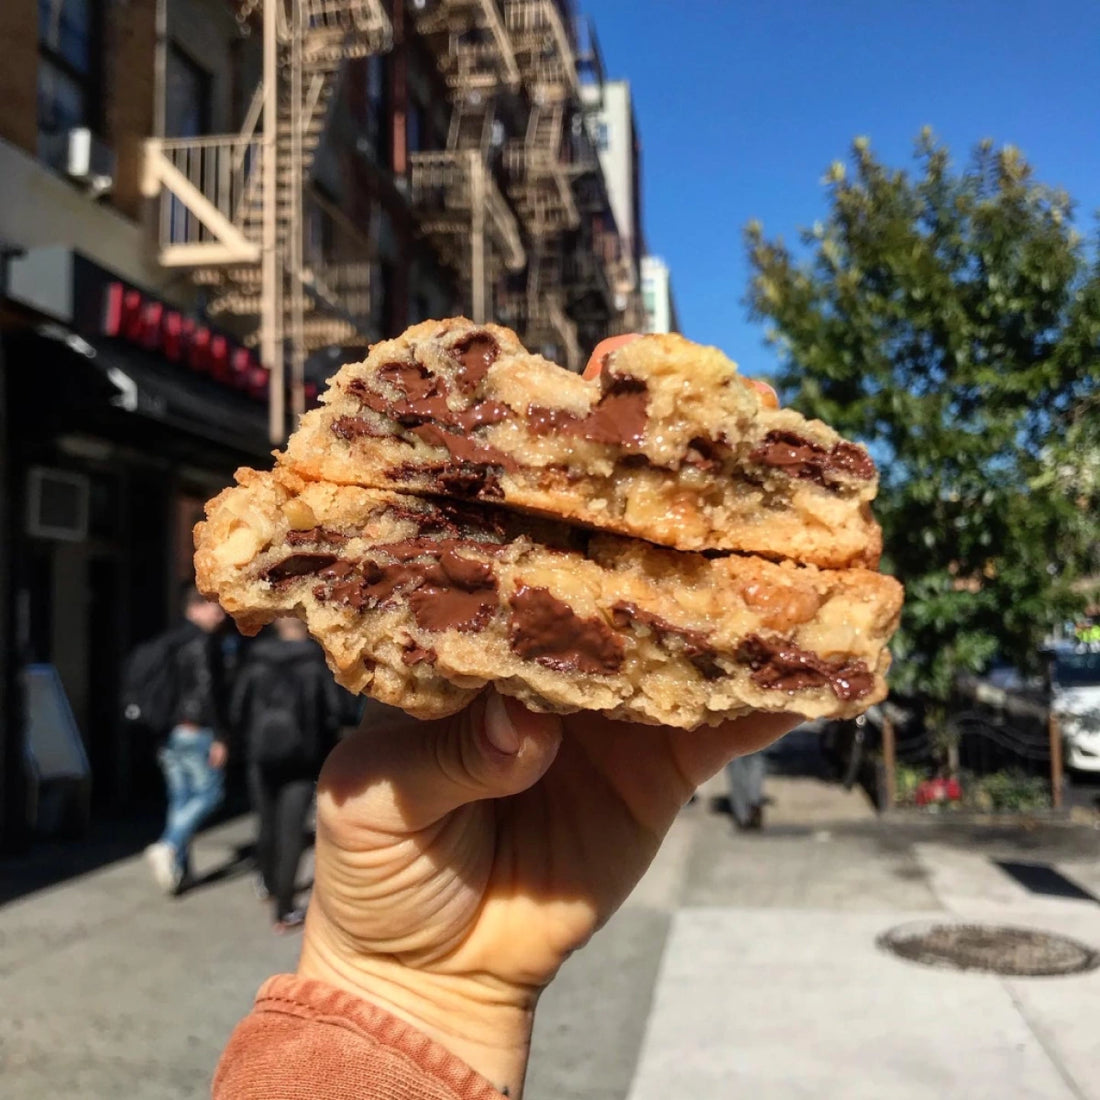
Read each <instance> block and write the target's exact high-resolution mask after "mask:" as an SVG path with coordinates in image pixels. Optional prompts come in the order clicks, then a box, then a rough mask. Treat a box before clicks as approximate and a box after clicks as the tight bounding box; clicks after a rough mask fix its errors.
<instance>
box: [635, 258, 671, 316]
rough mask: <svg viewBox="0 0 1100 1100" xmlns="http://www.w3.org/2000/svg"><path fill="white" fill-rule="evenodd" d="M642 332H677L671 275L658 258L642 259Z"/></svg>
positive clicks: (663, 262)
mask: <svg viewBox="0 0 1100 1100" xmlns="http://www.w3.org/2000/svg"><path fill="white" fill-rule="evenodd" d="M641 270H642V275H641V278H642V310H643V312H644V317H645V323H644V326H643V329H642V331H643V332H679V331H680V319H679V317H677V315H676V300H675V298H674V297H673V294H672V275H671V273H670V272H669V270H668V264H666V263H665V261H664V260H662V259H661V258H660V257H659V256H643V257H642V265H641Z"/></svg>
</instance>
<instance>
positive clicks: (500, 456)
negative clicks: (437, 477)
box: [412, 424, 518, 470]
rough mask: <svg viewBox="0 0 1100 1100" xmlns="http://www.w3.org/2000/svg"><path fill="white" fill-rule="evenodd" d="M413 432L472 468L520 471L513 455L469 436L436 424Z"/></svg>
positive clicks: (420, 427) (417, 428)
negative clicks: (484, 467) (444, 449)
mask: <svg viewBox="0 0 1100 1100" xmlns="http://www.w3.org/2000/svg"><path fill="white" fill-rule="evenodd" d="M412 431H413V435H415V436H416V437H417V438H418V439H422V440H423V441H424V442H425V443H427V444H429V446H432V447H445V448H446V449H447V451H448V453H449V454H450V456H451V457H452V458H453V459H455V461H457V462H461V463H466V464H469V465H471V466H499V467H501V469H504V470H515V469H518V464H517V463H516V460H515V459H514V458H512V457H511V455H506V454H505V453H504V452H503V451H501V450H498V449H497V448H496V447H493V446H491V445H490V444H488V443H481V442H479V441H478V440H476V439H471V438H470V437H469V436H467V435H459V434H457V433H455V432H447V431H444V430H443V429H442V428H440V427H439V426H438V425H436V424H421V425H420V426H419V427H416V428H413V430H412Z"/></svg>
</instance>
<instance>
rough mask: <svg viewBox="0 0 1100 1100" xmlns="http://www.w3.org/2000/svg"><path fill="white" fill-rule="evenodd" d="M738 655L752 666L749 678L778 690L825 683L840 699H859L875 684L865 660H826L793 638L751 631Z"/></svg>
mask: <svg viewBox="0 0 1100 1100" xmlns="http://www.w3.org/2000/svg"><path fill="white" fill-rule="evenodd" d="M737 658H738V660H740V661H743V662H744V663H745V664H747V665H748V666H749V667H750V668H751V669H752V682H753V683H754V684H757V685H758V686H759V687H763V688H774V689H775V690H777V691H787V692H793V691H800V690H801V689H803V688H808V687H815V688H816V687H821V686H822V684H828V686H829V687H830V688H831V689H832V691H833V694H834V695H835V696H836V697H837V698H838V699H839V700H841V702H845V703H847V702H850V701H851V700H852V699H861V698H862V697H863V696H864V695H867V694H869V693H870V691H871V690H872V689H873V688H874V686H875V677H874V675H873V673H872V672H871V670H870V669H869V668H868V667H867V663H866V662H865V661H843V660H841V661H827V660H825V658H824V657H819V656H818V655H817V654H816V653H811V652H809V651H808V650H805V649H801V648H799V647H798V646H796V645H794V644H793V643H792V642H785V641H774V640H768V639H765V638H761V637H760V635H759V634H750V635H749V636H748V637H747V638H746V639H745V640H744V641H743V642H742V643H741V646H740V648H739V649H738V651H737Z"/></svg>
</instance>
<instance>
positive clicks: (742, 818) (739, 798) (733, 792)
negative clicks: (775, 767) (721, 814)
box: [726, 751, 768, 825]
mask: <svg viewBox="0 0 1100 1100" xmlns="http://www.w3.org/2000/svg"><path fill="white" fill-rule="evenodd" d="M767 767H768V765H767V757H766V756H765V754H764V753H763V751H761V752H754V753H750V754H749V755H748V756H738V757H735V758H734V759H733V760H731V761H730V762H729V763H728V764H727V765H726V780H727V781H728V782H729V791H730V811H731V812H732V814H733V819H734V821H736V822H737V824H738V825H746V824H748V822H749V821H750V820H751V818H752V812H753V810H755V809H756V808H757V807H758V806H760V805H762V804H763V802H764V775H765V772H766V771H767Z"/></svg>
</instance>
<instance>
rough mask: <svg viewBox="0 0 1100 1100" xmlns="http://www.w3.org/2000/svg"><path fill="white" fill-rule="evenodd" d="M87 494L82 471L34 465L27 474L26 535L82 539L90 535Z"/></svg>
mask: <svg viewBox="0 0 1100 1100" xmlns="http://www.w3.org/2000/svg"><path fill="white" fill-rule="evenodd" d="M88 496H89V483H88V479H87V478H86V477H85V476H84V475H83V474H73V473H69V472H68V471H67V470H50V469H47V468H46V467H44V466H32V467H31V469H30V470H29V471H28V474H27V534H28V535H31V536H32V537H34V538H40V539H61V540H63V541H65V542H81V541H83V540H84V539H85V538H87V537H88Z"/></svg>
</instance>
